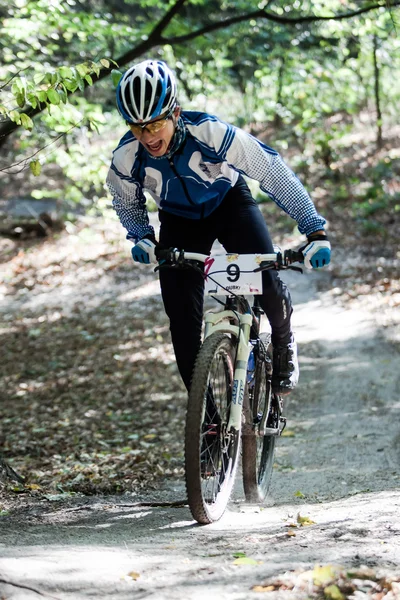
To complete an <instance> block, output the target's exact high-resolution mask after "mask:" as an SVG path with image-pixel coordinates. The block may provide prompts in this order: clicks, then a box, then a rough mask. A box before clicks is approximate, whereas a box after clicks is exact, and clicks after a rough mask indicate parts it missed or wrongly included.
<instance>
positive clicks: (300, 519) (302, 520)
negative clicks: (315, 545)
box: [297, 513, 315, 527]
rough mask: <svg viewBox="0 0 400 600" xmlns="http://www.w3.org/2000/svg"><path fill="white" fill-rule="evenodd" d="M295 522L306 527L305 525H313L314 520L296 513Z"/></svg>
mask: <svg viewBox="0 0 400 600" xmlns="http://www.w3.org/2000/svg"><path fill="white" fill-rule="evenodd" d="M297 522H298V524H299V525H300V527H306V526H307V525H315V521H312V520H311V519H310V517H302V516H301V515H300V513H298V514H297Z"/></svg>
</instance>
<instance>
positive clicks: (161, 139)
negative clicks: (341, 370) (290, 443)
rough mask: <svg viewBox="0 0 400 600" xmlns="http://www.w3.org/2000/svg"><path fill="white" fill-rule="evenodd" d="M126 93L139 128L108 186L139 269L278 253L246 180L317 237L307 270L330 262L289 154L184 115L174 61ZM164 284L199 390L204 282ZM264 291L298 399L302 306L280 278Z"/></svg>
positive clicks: (179, 344) (284, 382)
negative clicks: (297, 325) (160, 260)
mask: <svg viewBox="0 0 400 600" xmlns="http://www.w3.org/2000/svg"><path fill="white" fill-rule="evenodd" d="M116 95H117V106H118V110H119V112H120V114H121V116H122V117H123V118H124V119H125V121H126V123H127V125H128V126H129V129H130V130H129V131H128V132H127V133H126V135H124V137H123V138H122V139H121V140H120V142H119V145H118V147H117V148H116V149H115V150H114V153H113V159H112V163H111V167H110V170H109V174H108V177H107V184H108V186H109V189H110V191H111V194H112V196H113V206H114V209H115V210H116V212H117V215H118V217H119V219H120V221H121V223H122V225H123V226H124V227H125V228H126V229H127V231H128V233H127V239H129V240H132V241H133V243H134V246H133V248H132V257H133V259H134V260H135V261H137V262H140V263H153V262H157V260H156V251H157V247H158V246H159V245H160V246H162V247H165V248H169V247H174V248H179V249H184V250H186V251H188V252H200V253H203V254H208V253H209V252H210V250H211V247H212V244H213V243H214V241H215V240H216V239H218V240H219V241H220V242H221V244H222V245H223V246H224V248H225V250H226V251H227V252H229V253H243V254H246V253H247V254H250V253H269V252H273V245H272V241H271V238H270V235H269V232H268V229H267V226H266V224H265V221H264V219H263V217H262V214H261V212H260V210H259V208H258V206H257V204H256V202H255V200H254V199H253V198H252V195H251V193H250V190H249V188H248V186H247V184H246V182H245V179H244V178H243V175H246V176H247V177H249V178H252V179H255V180H257V181H259V183H260V187H261V190H262V191H264V192H266V193H267V194H268V195H269V196H270V197H271V198H272V200H274V201H275V202H276V204H277V205H278V206H279V207H280V208H281V209H283V210H284V211H285V212H286V213H287V214H289V215H290V216H291V217H292V218H294V219H295V220H296V221H297V223H298V228H299V231H300V232H301V233H303V234H305V235H306V236H307V243H306V244H305V245H304V246H303V251H304V263H305V266H306V267H308V268H318V267H322V266H324V265H326V264H328V263H329V261H330V243H329V241H328V239H327V236H326V233H325V231H324V225H325V223H326V221H325V219H324V218H323V217H321V216H320V215H319V214H318V213H317V211H316V209H315V207H314V204H313V202H312V200H311V198H310V197H309V195H308V194H307V192H306V190H305V189H304V187H303V186H302V184H301V183H300V181H299V180H298V178H297V177H296V176H295V175H294V173H293V172H292V171H291V170H290V169H289V168H288V167H287V166H286V164H285V163H284V162H283V160H282V159H281V157H280V156H279V154H278V153H277V152H276V151H275V150H273V149H272V148H269V147H267V146H266V145H264V144H262V143H261V142H260V141H258V140H257V139H256V138H254V137H253V136H251V135H249V134H248V133H246V132H244V131H243V130H241V129H238V128H236V127H234V126H233V125H230V124H228V123H225V122H223V121H221V120H220V119H218V118H217V117H215V116H213V115H210V114H207V113H203V112H194V111H182V110H181V107H180V105H179V103H178V100H177V89H176V80H175V76H174V74H173V72H172V71H171V70H170V68H169V67H168V66H167V65H166V64H165V63H164V62H162V61H158V60H145V61H143V62H140V63H139V64H136V65H134V66H132V67H131V68H130V69H128V71H126V73H125V74H124V75H123V76H122V77H121V79H120V82H119V84H118V87H117V92H116ZM145 191H146V192H148V193H150V194H151V196H152V197H153V198H154V200H155V201H156V203H157V205H158V208H159V220H160V233H159V241H157V240H156V238H155V234H154V229H153V227H152V226H151V225H150V224H149V218H148V213H147V210H146V199H145V194H144V192H145ZM160 285H161V293H162V298H163V302H164V307H165V310H166V313H167V315H168V317H169V320H170V331H171V337H172V343H173V347H174V351H175V356H176V360H177V365H178V368H179V371H180V374H181V376H182V379H183V381H184V383H185V385H186V387H187V389H189V387H190V379H191V374H192V369H193V366H194V362H195V358H196V355H197V352H198V350H199V347H200V343H201V328H202V317H203V295H204V281H203V278H202V277H201V276H200V274H198V273H196V272H195V271H193V270H190V269H188V270H178V269H176V270H175V269H163V270H161V271H160ZM263 290H264V291H263V295H262V296H261V298H260V303H261V306H262V308H263V310H264V311H265V313H266V315H267V318H268V320H269V322H270V325H271V332H272V342H273V382H272V383H273V388H274V390H275V391H278V392H280V393H288V392H290V391H291V390H292V389H293V388H294V387H295V385H296V383H297V380H298V375H299V368H298V361H297V348H296V342H295V340H294V337H293V333H292V330H291V314H292V302H291V298H290V294H289V291H288V289H287V287H286V285H285V284H284V283H283V282H282V281H281V279H280V278H279V276H278V274H277V272H275V271H265V272H263Z"/></svg>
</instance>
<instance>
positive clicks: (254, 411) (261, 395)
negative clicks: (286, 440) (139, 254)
mask: <svg viewBox="0 0 400 600" xmlns="http://www.w3.org/2000/svg"><path fill="white" fill-rule="evenodd" d="M302 258H303V257H302V254H301V253H300V252H296V251H293V250H287V251H285V252H284V253H283V254H282V253H281V252H276V253H271V254H260V255H256V254H255V255H234V254H227V255H220V256H219V257H218V256H208V255H203V254H198V253H193V252H184V251H179V250H177V249H172V248H171V249H169V250H161V251H159V253H158V260H159V266H158V267H157V269H158V268H174V269H177V268H178V269H179V268H191V269H195V270H197V271H198V272H200V273H201V274H202V276H204V278H205V292H206V294H207V295H211V296H213V297H214V298H215V299H216V300H217V301H218V302H220V303H221V304H222V305H223V310H222V311H219V312H211V311H207V312H206V313H205V316H204V341H203V344H202V346H201V348H200V350H199V353H198V356H197V359H196V362H195V366H194V370H193V375H192V382H191V387H190V392H189V397H188V406H187V413H186V428H185V479H186V489H187V494H188V503H189V508H190V510H191V513H192V515H193V517H194V519H196V521H198V522H199V523H201V524H208V523H212V522H214V521H217V520H218V519H220V518H221V516H222V515H223V513H224V511H225V509H226V507H227V504H228V502H229V499H230V496H231V492H232V489H233V485H234V482H235V476H236V472H237V468H238V464H239V460H240V449H241V442H242V445H243V452H242V472H243V487H244V492H245V497H246V500H247V501H248V502H261V501H263V500H264V499H265V497H266V495H267V493H268V489H269V485H270V480H271V474H272V469H273V462H274V452H275V443H276V439H277V438H278V437H279V436H280V435H281V434H282V431H283V429H284V428H285V425H286V419H285V417H284V416H283V413H282V410H283V404H282V398H281V397H280V396H279V395H278V394H276V393H274V392H273V391H272V386H271V379H272V346H271V338H270V335H269V334H267V333H260V321H261V316H262V313H263V311H262V309H261V307H260V305H259V303H258V298H257V294H260V293H262V282H261V272H262V271H264V270H266V269H278V270H281V269H294V270H298V271H302V270H301V269H300V268H299V267H293V266H292V263H293V262H296V261H302ZM217 295H218V296H219V295H224V296H225V301H224V302H222V301H221V300H219V299H218V298H216V297H215V296H217ZM249 295H250V296H252V297H253V302H252V303H250V298H249Z"/></svg>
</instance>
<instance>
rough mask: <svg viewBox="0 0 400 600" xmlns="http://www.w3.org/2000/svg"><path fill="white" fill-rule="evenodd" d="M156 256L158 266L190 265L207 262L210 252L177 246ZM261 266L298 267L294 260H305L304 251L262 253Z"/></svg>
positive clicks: (158, 252) (262, 267) (276, 267)
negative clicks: (293, 264) (190, 250)
mask: <svg viewBox="0 0 400 600" xmlns="http://www.w3.org/2000/svg"><path fill="white" fill-rule="evenodd" d="M156 256H157V260H158V263H159V265H158V267H157V269H158V268H160V267H162V266H164V265H165V266H185V265H187V266H189V265H190V262H191V261H197V262H201V263H205V262H206V260H207V258H209V255H208V254H200V253H198V252H186V251H185V250H178V249H177V248H165V249H164V248H163V249H157V250H156ZM259 256H260V259H261V262H260V266H259V267H258V269H255V270H254V272H255V273H256V272H257V271H265V270H267V269H277V270H281V269H295V270H298V269H299V268H298V267H292V266H291V265H292V263H294V262H303V260H304V257H303V253H302V252H300V251H299V250H285V251H284V252H283V253H282V252H272V253H271V254H260V255H259Z"/></svg>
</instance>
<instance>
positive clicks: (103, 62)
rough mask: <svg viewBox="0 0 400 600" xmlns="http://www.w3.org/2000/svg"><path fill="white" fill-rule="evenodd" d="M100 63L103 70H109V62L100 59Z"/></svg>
mask: <svg viewBox="0 0 400 600" xmlns="http://www.w3.org/2000/svg"><path fill="white" fill-rule="evenodd" d="M100 62H101V64H102V65H103V67H104V68H105V69H109V68H110V61H109V60H107V59H106V58H101V59H100Z"/></svg>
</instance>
